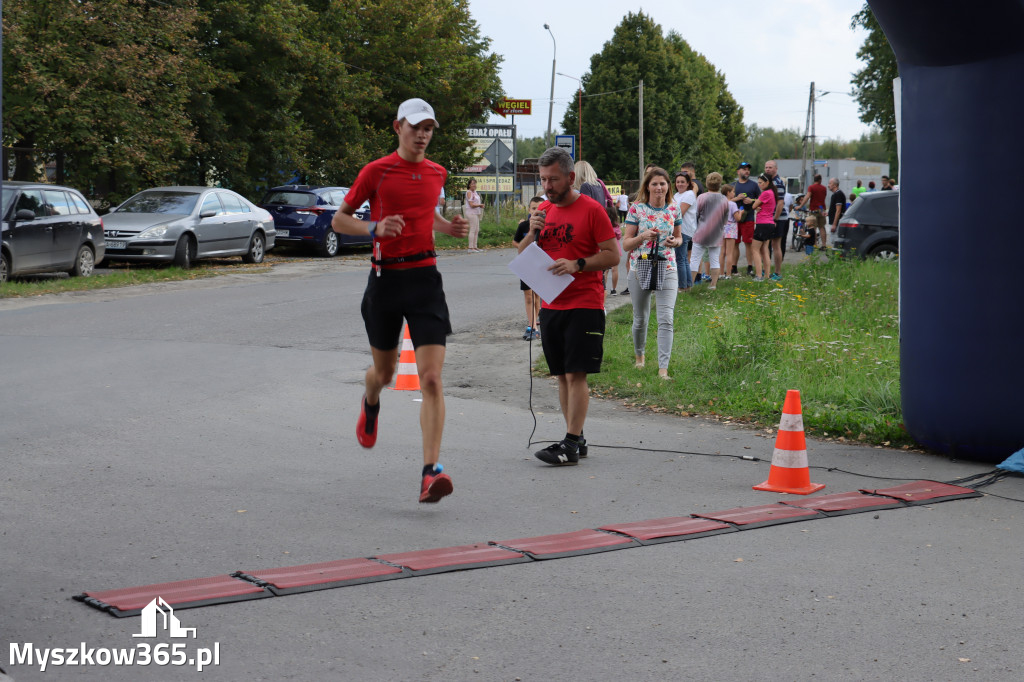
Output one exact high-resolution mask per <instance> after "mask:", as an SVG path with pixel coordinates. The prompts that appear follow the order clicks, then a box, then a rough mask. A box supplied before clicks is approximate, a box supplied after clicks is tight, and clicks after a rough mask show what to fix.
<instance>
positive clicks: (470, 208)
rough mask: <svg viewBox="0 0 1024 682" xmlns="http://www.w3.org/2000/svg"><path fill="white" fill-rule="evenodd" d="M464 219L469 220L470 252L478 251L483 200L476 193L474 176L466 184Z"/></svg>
mask: <svg viewBox="0 0 1024 682" xmlns="http://www.w3.org/2000/svg"><path fill="white" fill-rule="evenodd" d="M466 207H467V208H466V210H465V211H464V212H465V214H466V220H468V221H469V248H468V249H467V251H469V252H470V253H478V252H479V251H480V250H481V249H478V248H477V247H476V240H477V237H479V236H480V216H481V215H483V213H484V202H483V201H481V200H480V195H479V194H477V193H476V178H473V179H472V180H470V181H469V184H468V185H466Z"/></svg>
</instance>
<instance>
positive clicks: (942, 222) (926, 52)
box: [869, 0, 1024, 462]
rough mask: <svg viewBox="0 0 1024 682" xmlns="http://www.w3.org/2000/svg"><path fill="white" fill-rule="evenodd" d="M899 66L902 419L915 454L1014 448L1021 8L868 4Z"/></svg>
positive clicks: (1019, 404) (1021, 216) (1021, 434)
mask: <svg viewBox="0 0 1024 682" xmlns="http://www.w3.org/2000/svg"><path fill="white" fill-rule="evenodd" d="M869 4H870V6H871V10H872V11H873V12H874V14H875V18H876V19H878V23H879V24H880V25H881V27H882V30H883V31H884V32H885V35H886V37H887V38H888V39H889V43H890V44H891V45H892V48H893V51H894V52H895V54H896V60H897V62H898V64H899V72H900V88H899V90H898V91H897V95H896V96H897V101H898V102H899V103H900V105H901V106H900V107H898V111H899V110H901V114H900V121H899V130H900V177H899V184H900V223H901V225H900V364H901V377H900V383H901V390H902V394H903V417H904V424H905V425H906V428H907V431H908V432H909V434H910V435H911V436H912V437H913V438H914V440H916V441H917V442H919V443H921V444H922V445H924V446H926V447H928V448H930V449H933V450H937V451H939V452H943V453H947V454H949V455H953V456H960V457H966V458H971V459H977V460H982V461H986V462H1000V461H1002V460H1003V459H1005V458H1006V457H1008V456H1009V455H1010V454H1011V453H1013V452H1014V451H1016V450H1019V449H1020V448H1022V447H1024V259H1022V258H1021V242H1022V237H1024V211H1022V208H1024V0H988V1H987V2H983V3H979V4H977V5H963V4H962V3H955V4H954V3H953V2H949V1H948V0H939V1H935V0H933V1H932V2H927V3H923V2H922V3H918V2H906V1H904V0H870V2H869Z"/></svg>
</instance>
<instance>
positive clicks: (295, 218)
mask: <svg viewBox="0 0 1024 682" xmlns="http://www.w3.org/2000/svg"><path fill="white" fill-rule="evenodd" d="M346 194H348V187H314V186H311V185H282V186H281V187H274V188H271V189H269V190H267V193H266V195H264V197H263V201H261V202H260V204H259V206H260V208H263V209H266V210H268V211H270V215H271V216H273V217H274V226H275V227H276V228H277V244H278V246H306V247H312V248H314V249H316V252H317V253H318V254H320V255H321V256H325V257H327V258H331V257H333V256H336V255H337V254H338V249H339V248H340V247H341V246H343V245H344V246H356V245H360V244H369V243H371V242H372V241H373V240H372V239H370V237H369V236H368V235H367V236H362V235H359V236H354V235H349V234H339V233H337V232H335V231H334V230H332V229H331V220H333V219H334V214H335V213H337V212H338V209H339V208H340V207H341V202H342V201H343V200H344V199H345V195H346ZM355 216H356V217H357V218H359V219H360V220H367V221H368V220H369V219H370V203H369V202H367V201H364V202H363V205H362V206H360V207H359V208H358V209H357V210H356V212H355Z"/></svg>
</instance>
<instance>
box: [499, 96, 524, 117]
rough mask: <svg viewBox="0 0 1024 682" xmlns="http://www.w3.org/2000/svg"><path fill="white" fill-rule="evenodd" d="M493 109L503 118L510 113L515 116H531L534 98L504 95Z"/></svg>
mask: <svg viewBox="0 0 1024 682" xmlns="http://www.w3.org/2000/svg"><path fill="white" fill-rule="evenodd" d="M491 110H492V111H494V113H496V114H498V115H499V116H501V117H502V118H505V117H506V116H508V115H509V114H512V115H513V116H529V115H531V114H532V113H533V100H532V99H509V98H508V97H502V98H501V99H499V100H498V101H497V102H495V103H494V106H492V107H491Z"/></svg>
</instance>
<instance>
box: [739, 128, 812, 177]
mask: <svg viewBox="0 0 1024 682" xmlns="http://www.w3.org/2000/svg"><path fill="white" fill-rule="evenodd" d="M802 139H803V134H802V133H801V132H800V131H799V130H796V129H795V128H785V129H783V130H775V129H774V128H762V127H761V126H759V125H757V124H756V123H751V124H750V125H748V126H747V128H746V140H744V141H743V142H742V143H741V144H740V145H739V152H740V157H742V159H743V160H744V161H749V162H750V164H751V165H752V166H753V167H754V168H755V169H761V168H764V162H765V161H767V160H769V159H798V158H800V155H801V153H802V150H801V147H800V143H801V140H802Z"/></svg>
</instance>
